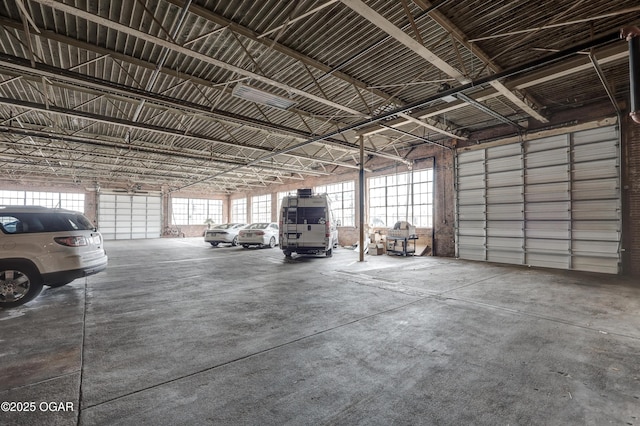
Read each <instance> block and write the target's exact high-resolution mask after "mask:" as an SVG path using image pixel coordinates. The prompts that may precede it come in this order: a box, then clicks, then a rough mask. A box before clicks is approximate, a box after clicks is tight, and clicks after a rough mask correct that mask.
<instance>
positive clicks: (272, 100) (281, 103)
mask: <svg viewBox="0 0 640 426" xmlns="http://www.w3.org/2000/svg"><path fill="white" fill-rule="evenodd" d="M231 94H232V95H233V96H235V97H237V98H240V99H244V100H247V101H251V102H255V103H258V104H262V105H267V106H271V107H274V108H280V109H289V108H291V107H292V106H293V105H295V104H296V102H295V101H294V100H291V99H288V98H283V97H282V96H278V95H274V94H273V93H269V92H265V91H264V90H260V89H256V88H255V87H251V86H247V85H246V84H242V83H238V84H236V86H235V87H234V88H233V91H232V92H231Z"/></svg>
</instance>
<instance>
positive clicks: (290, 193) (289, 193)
mask: <svg viewBox="0 0 640 426" xmlns="http://www.w3.org/2000/svg"><path fill="white" fill-rule="evenodd" d="M296 195H298V190H296V189H294V190H293V191H285V192H278V216H280V211H281V210H282V199H283V198H284V197H287V196H291V197H295V196H296Z"/></svg>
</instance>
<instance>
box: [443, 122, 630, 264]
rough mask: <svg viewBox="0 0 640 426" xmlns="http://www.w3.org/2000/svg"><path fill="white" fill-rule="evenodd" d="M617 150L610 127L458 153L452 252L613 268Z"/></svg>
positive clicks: (494, 259) (481, 257)
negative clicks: (454, 228) (454, 248)
mask: <svg viewBox="0 0 640 426" xmlns="http://www.w3.org/2000/svg"><path fill="white" fill-rule="evenodd" d="M618 155H619V152H618V135H617V129H616V128H614V127H607V128H598V129H593V130H587V131H580V132H574V133H568V134H564V135H557V136H552V137H548V138H542V139H537V140H532V141H527V142H524V143H514V144H508V145H503V146H497V147H489V148H485V149H478V150H474V151H467V152H461V153H459V155H458V159H457V160H458V161H457V167H456V176H457V177H456V183H457V189H458V191H457V203H456V207H457V221H456V250H457V255H458V257H460V258H464V259H472V260H486V261H491V262H501V263H514V264H523V265H532V266H540V267H552V268H561V269H572V270H581V271H593V272H604V273H617V272H618V269H619V266H618V265H619V262H620V248H619V241H620V232H621V231H620V230H621V218H620V198H621V197H620V181H619V160H618Z"/></svg>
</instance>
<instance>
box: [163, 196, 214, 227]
mask: <svg viewBox="0 0 640 426" xmlns="http://www.w3.org/2000/svg"><path fill="white" fill-rule="evenodd" d="M171 213H172V220H171V223H172V224H173V225H204V224H205V223H206V222H207V219H211V220H212V221H213V223H222V221H223V217H222V200H207V199H199V198H172V199H171Z"/></svg>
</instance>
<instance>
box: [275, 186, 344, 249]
mask: <svg viewBox="0 0 640 426" xmlns="http://www.w3.org/2000/svg"><path fill="white" fill-rule="evenodd" d="M279 222H280V248H282V251H283V252H284V255H285V256H287V257H290V256H291V254H292V253H298V254H325V255H326V256H327V257H330V256H331V255H332V254H333V249H334V248H336V247H338V228H337V226H338V225H339V224H338V223H337V222H336V221H335V220H334V219H333V211H332V210H331V202H330V200H329V196H328V195H327V194H317V195H314V194H313V193H312V191H311V189H299V190H298V194H297V195H289V196H286V197H284V198H283V199H282V208H281V210H280V218H279Z"/></svg>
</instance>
